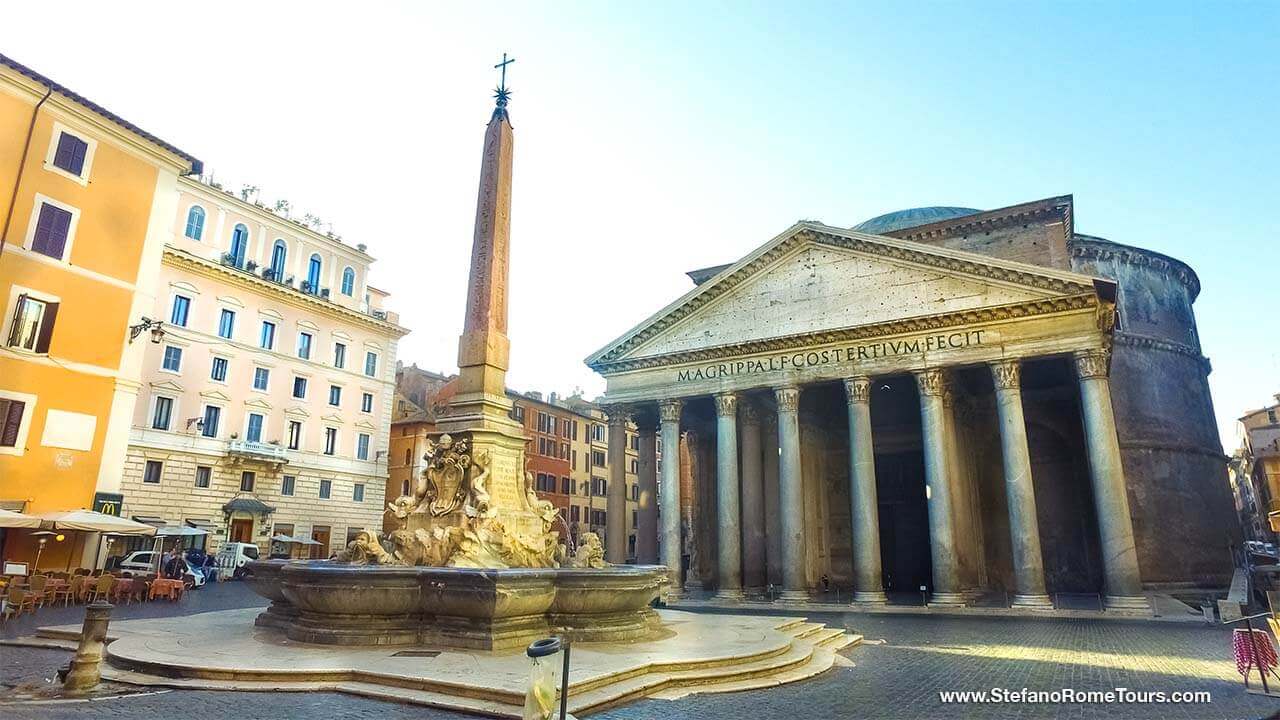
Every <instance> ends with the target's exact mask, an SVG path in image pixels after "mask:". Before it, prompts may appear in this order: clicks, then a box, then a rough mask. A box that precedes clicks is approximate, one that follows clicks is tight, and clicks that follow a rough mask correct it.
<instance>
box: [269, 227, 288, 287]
mask: <svg viewBox="0 0 1280 720" xmlns="http://www.w3.org/2000/svg"><path fill="white" fill-rule="evenodd" d="M288 255H289V249H288V247H287V246H285V244H284V240H283V239H281V238H276V243H275V245H272V246H271V277H269V278H268V279H269V280H275V281H276V282H280V281H281V280H284V261H285V258H286V257H288Z"/></svg>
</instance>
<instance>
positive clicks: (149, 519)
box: [133, 515, 164, 528]
mask: <svg viewBox="0 0 1280 720" xmlns="http://www.w3.org/2000/svg"><path fill="white" fill-rule="evenodd" d="M133 521H134V522H140V523H142V524H144V525H150V526H151V527H154V528H162V527H164V518H158V517H156V516H154V515H134V516H133Z"/></svg>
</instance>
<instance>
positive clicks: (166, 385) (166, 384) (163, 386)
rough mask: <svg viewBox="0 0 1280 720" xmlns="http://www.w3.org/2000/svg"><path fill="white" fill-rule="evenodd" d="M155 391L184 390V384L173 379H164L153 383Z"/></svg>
mask: <svg viewBox="0 0 1280 720" xmlns="http://www.w3.org/2000/svg"><path fill="white" fill-rule="evenodd" d="M151 390H152V391H153V392H176V393H180V392H182V386H181V385H179V384H178V383H176V382H174V381H172V380H162V381H161V382H153V383H151Z"/></svg>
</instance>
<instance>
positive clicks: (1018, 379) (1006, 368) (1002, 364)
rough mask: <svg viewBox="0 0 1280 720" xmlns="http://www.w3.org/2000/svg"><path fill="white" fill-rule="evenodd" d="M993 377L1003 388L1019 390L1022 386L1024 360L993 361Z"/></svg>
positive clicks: (1000, 387)
mask: <svg viewBox="0 0 1280 720" xmlns="http://www.w3.org/2000/svg"><path fill="white" fill-rule="evenodd" d="M991 379H992V380H994V381H995V383H996V387H997V388H999V389H1001V390H1017V389H1018V388H1020V387H1022V361H1021V360H1018V359H1016V358H1015V359H1012V360H996V361H994V362H992V363H991Z"/></svg>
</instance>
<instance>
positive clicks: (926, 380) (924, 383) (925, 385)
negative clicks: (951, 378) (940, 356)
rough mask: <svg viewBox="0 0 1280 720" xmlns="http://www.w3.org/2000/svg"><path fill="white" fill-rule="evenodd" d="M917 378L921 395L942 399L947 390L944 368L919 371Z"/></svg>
mask: <svg viewBox="0 0 1280 720" xmlns="http://www.w3.org/2000/svg"><path fill="white" fill-rule="evenodd" d="M915 376H916V385H918V386H919V388H920V394H921V395H933V396H935V397H942V394H943V392H944V391H945V389H946V387H945V386H946V374H945V373H943V372H942V368H929V369H928V370H917V371H916V373H915Z"/></svg>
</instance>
